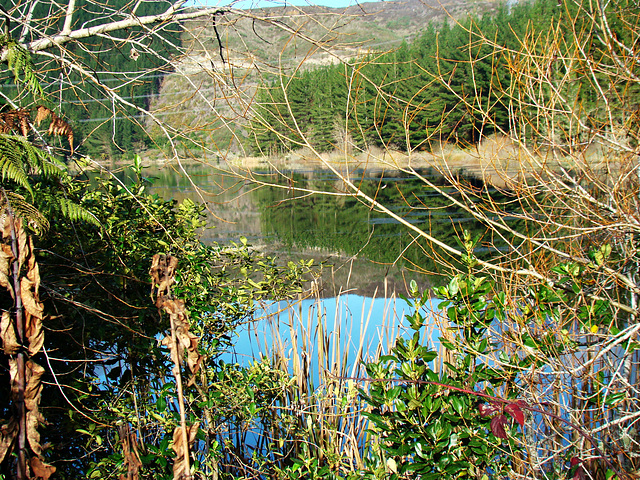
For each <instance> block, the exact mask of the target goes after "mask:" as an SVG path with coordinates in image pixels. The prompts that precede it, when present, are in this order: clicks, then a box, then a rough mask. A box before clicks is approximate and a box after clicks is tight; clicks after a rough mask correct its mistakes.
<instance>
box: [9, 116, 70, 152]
mask: <svg viewBox="0 0 640 480" xmlns="http://www.w3.org/2000/svg"><path fill="white" fill-rule="evenodd" d="M31 112H32V111H30V110H27V109H24V108H22V109H17V110H9V111H7V112H0V133H5V134H6V133H11V132H17V133H19V134H21V135H23V136H25V137H26V136H27V135H29V125H30V120H31ZM35 112H36V117H35V119H34V123H35V124H36V125H38V126H40V124H41V123H42V122H43V121H44V120H47V119H50V121H51V122H50V123H49V128H48V129H47V133H48V134H49V135H55V136H62V137H67V140H68V141H69V147H70V148H71V154H73V129H72V128H71V125H69V124H68V123H67V122H66V121H64V120H63V119H61V118H60V117H58V116H57V115H56V114H55V112H54V111H53V110H51V109H50V108H47V107H45V106H43V105H40V106H38V107H37V108H36V110H35Z"/></svg>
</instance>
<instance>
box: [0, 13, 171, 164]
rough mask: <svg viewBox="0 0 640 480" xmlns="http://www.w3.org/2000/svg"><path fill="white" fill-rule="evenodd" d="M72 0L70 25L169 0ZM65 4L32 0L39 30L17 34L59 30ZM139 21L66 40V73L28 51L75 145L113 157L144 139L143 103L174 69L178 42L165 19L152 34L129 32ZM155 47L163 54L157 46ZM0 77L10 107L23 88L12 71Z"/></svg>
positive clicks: (111, 18)
mask: <svg viewBox="0 0 640 480" xmlns="http://www.w3.org/2000/svg"><path fill="white" fill-rule="evenodd" d="M75 6H76V10H75V11H74V15H73V20H72V23H71V25H70V28H71V29H73V30H78V29H81V28H88V27H93V26H95V25H99V24H100V23H101V22H105V23H106V22H115V21H118V20H121V19H122V18H123V16H126V15H129V14H133V9H135V14H136V15H138V16H146V15H157V14H160V13H163V12H164V11H165V10H166V9H167V3H166V2H164V1H161V0H158V1H143V2H131V0H108V1H107V2H101V3H96V2H92V1H91V0H77V1H76V2H75ZM64 12H65V9H64V8H59V7H58V6H57V5H56V6H54V3H53V2H33V8H32V9H30V15H32V21H33V22H34V24H38V25H39V26H42V30H38V29H25V30H24V38H23V39H22V41H23V42H25V43H28V42H30V41H32V40H36V39H38V38H40V35H44V36H46V35H53V34H56V33H58V32H60V31H61V30H62V27H63V23H64V21H65V18H64ZM142 28H143V27H137V26H136V27H131V28H129V29H127V30H120V31H117V32H113V33H110V34H109V35H99V36H94V37H91V38H90V39H86V40H80V41H78V42H72V43H68V44H65V45H64V47H63V49H64V55H66V56H67V58H68V59H69V61H70V62H73V64H74V65H75V67H74V68H68V69H67V70H65V74H64V75H63V74H62V73H60V72H59V64H58V63H57V62H56V61H55V60H51V58H50V57H47V56H43V55H37V56H36V57H35V58H34V59H35V61H36V63H37V65H36V67H37V70H38V72H39V74H40V76H41V77H40V79H39V80H40V82H41V85H42V87H43V89H44V91H45V94H46V97H47V99H48V100H49V102H50V103H49V105H48V107H50V108H53V109H55V111H57V112H58V114H59V115H61V116H62V117H63V118H65V119H66V120H67V121H68V122H69V123H70V124H71V126H72V128H73V132H74V139H75V140H74V143H75V149H76V151H77V152H78V153H81V154H88V155H91V156H93V157H98V158H99V157H112V156H114V155H121V154H124V153H129V152H131V151H133V150H136V149H141V148H144V147H145V146H146V145H147V144H149V138H148V135H147V134H146V132H145V129H144V128H143V126H142V124H144V119H145V117H146V115H145V111H146V110H147V109H148V107H149V103H150V100H151V98H152V97H153V96H154V95H155V94H157V93H158V91H159V89H160V85H161V83H162V78H163V76H164V75H165V74H166V73H168V72H169V71H170V70H171V69H172V66H171V64H170V62H169V61H168V60H167V59H169V58H171V56H172V55H173V54H174V53H175V50H176V48H175V47H179V46H180V41H181V39H180V32H179V30H178V28H177V26H176V25H167V26H166V27H165V28H163V29H161V30H159V33H158V34H157V35H154V36H152V35H149V36H146V37H144V38H142V40H139V41H138V40H137V39H136V40H134V38H135V36H136V34H137V33H139V32H140V31H142ZM12 35H13V36H15V37H16V38H18V36H19V35H20V32H19V30H18V29H15V31H14V32H12ZM158 45H161V48H158ZM154 49H156V50H158V52H161V54H160V55H158V54H155V53H154ZM52 72H55V73H52ZM91 78H93V80H92V79H91ZM98 84H100V85H101V86H98ZM0 85H1V86H2V91H3V93H4V94H5V95H6V96H5V95H3V96H2V97H0V111H3V110H5V109H8V110H10V109H11V108H12V107H11V105H12V104H24V99H21V96H23V95H25V92H23V91H21V89H20V88H18V87H19V86H18V85H16V82H15V79H14V77H13V75H10V74H5V75H4V76H2V77H0ZM41 101H42V100H41V99H38V100H37V102H41Z"/></svg>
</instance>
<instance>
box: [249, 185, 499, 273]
mask: <svg viewBox="0 0 640 480" xmlns="http://www.w3.org/2000/svg"><path fill="white" fill-rule="evenodd" d="M423 173H424V174H425V175H426V176H428V177H429V179H430V180H431V181H432V182H433V183H435V184H437V185H439V186H446V185H445V179H444V178H441V177H439V176H436V175H433V174H432V173H431V172H423ZM292 179H293V184H292V188H289V189H278V188H263V189H260V190H258V191H255V192H254V193H253V196H254V198H256V201H257V204H258V205H259V208H260V211H261V213H262V216H261V221H262V228H263V232H264V233H265V234H267V235H268V234H270V233H273V234H274V235H275V236H277V238H278V239H279V240H280V241H282V242H283V243H285V244H287V245H289V246H295V247H297V248H312V247H315V248H320V249H322V250H325V251H332V252H341V253H343V254H345V255H349V256H353V255H357V256H359V257H366V258H368V259H370V260H373V261H375V262H380V263H387V264H392V263H394V262H396V264H397V265H398V266H403V267H408V268H417V269H420V270H423V271H426V272H439V271H440V270H439V262H438V261H437V258H438V257H440V256H442V255H444V254H443V252H442V251H439V249H435V248H434V247H433V246H432V245H429V244H428V242H427V241H425V240H423V239H420V240H419V241H414V239H413V237H412V235H411V234H410V232H409V231H407V229H406V227H403V226H401V225H400V224H398V223H397V222H396V221H395V220H393V219H390V218H389V217H388V216H386V215H383V214H381V213H378V212H376V211H375V209H371V208H369V207H368V206H366V205H364V204H363V203H362V202H360V201H359V200H358V199H357V198H355V197H354V196H341V197H335V196H330V195H325V196H319V195H313V196H305V195H304V190H307V189H309V190H316V191H327V192H336V191H340V186H339V184H337V183H336V180H335V178H332V177H330V176H328V175H323V174H318V175H315V176H314V177H309V176H308V175H302V174H296V173H294V174H292ZM271 180H272V181H275V182H278V183H280V184H282V185H286V184H287V183H285V182H288V180H286V179H282V178H280V179H271ZM288 183H291V182H288ZM358 185H359V187H360V189H361V190H362V191H363V192H364V193H366V194H367V195H369V196H371V197H374V198H376V199H377V200H378V201H379V202H380V203H381V204H383V205H386V206H390V207H391V208H392V209H393V210H394V211H395V212H396V213H398V214H399V215H401V216H402V217H404V218H406V219H408V220H409V221H410V222H412V223H414V224H416V225H417V226H418V227H420V228H421V229H423V230H425V231H428V232H430V233H431V235H432V236H434V237H436V238H450V237H451V236H454V235H459V234H461V233H462V230H464V229H466V230H468V231H469V232H470V233H471V234H472V236H476V235H479V236H484V234H485V231H486V227H485V226H484V225H483V224H481V223H479V222H477V221H475V220H474V219H473V218H470V217H469V214H468V213H466V212H464V211H462V210H461V209H459V208H457V207H455V206H452V205H451V202H450V201H449V200H448V199H446V198H444V197H443V196H442V195H439V194H436V193H435V192H434V191H433V190H432V189H429V188H428V187H426V186H425V185H424V183H422V182H421V181H420V180H419V179H416V178H415V177H409V176H407V175H403V174H401V173H394V174H393V176H390V175H386V176H383V175H382V174H380V175H379V176H377V177H374V176H371V174H367V176H366V177H365V176H363V177H362V179H361V180H360V181H359V182H358ZM479 192H480V190H479ZM452 194H454V195H455V193H453V192H452ZM483 195H484V197H485V198H483ZM488 195H489V194H488V193H487V190H486V189H485V190H484V194H483V193H482V192H480V193H479V196H478V206H479V207H481V204H482V202H483V201H486V200H487V199H488ZM490 195H491V197H492V199H493V200H503V199H504V195H501V194H499V193H498V192H495V191H493V192H490ZM503 245H504V243H502V244H501V243H500V242H499V241H495V242H494V241H493V239H492V242H491V243H490V244H489V243H487V244H485V246H484V248H480V249H479V251H478V256H480V257H488V256H491V255H496V254H499V253H500V252H501V246H503Z"/></svg>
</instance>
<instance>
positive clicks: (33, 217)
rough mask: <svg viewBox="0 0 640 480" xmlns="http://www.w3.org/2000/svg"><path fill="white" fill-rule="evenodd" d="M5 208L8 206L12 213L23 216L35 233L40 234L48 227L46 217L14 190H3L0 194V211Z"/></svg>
mask: <svg viewBox="0 0 640 480" xmlns="http://www.w3.org/2000/svg"><path fill="white" fill-rule="evenodd" d="M6 208H10V209H11V210H12V211H13V213H14V215H16V216H18V217H20V218H23V219H24V220H25V221H26V222H27V224H28V225H29V227H31V229H32V230H33V231H35V232H36V233H37V234H42V233H44V232H46V231H47V230H48V229H49V221H48V220H47V218H46V217H45V216H44V215H43V214H42V213H41V212H40V211H39V210H38V209H37V208H36V207H34V206H33V205H32V204H30V203H29V202H28V201H27V199H26V198H24V197H23V196H22V195H20V194H18V193H16V192H11V191H4V192H3V195H0V211H4V210H5V209H6Z"/></svg>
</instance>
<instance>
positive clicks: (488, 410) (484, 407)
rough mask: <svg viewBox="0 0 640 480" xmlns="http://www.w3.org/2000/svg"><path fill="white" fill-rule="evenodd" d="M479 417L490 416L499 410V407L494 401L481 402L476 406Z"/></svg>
mask: <svg viewBox="0 0 640 480" xmlns="http://www.w3.org/2000/svg"><path fill="white" fill-rule="evenodd" d="M478 409H479V410H480V416H481V417H483V418H484V417H490V416H491V415H493V414H494V413H497V412H498V411H500V408H499V407H498V406H497V405H496V404H494V403H481V404H480V406H479V407H478Z"/></svg>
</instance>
